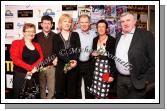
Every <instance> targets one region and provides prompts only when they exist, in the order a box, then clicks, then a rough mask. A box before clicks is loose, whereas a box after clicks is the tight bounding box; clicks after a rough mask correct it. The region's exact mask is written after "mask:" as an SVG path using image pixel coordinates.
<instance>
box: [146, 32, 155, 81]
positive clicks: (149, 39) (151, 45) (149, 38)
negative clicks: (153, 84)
mask: <svg viewBox="0 0 167 111" xmlns="http://www.w3.org/2000/svg"><path fill="white" fill-rule="evenodd" d="M146 46H147V56H148V60H149V64H148V65H149V68H148V70H147V72H146V75H147V80H148V81H154V80H155V37H154V36H153V34H152V33H151V32H146Z"/></svg>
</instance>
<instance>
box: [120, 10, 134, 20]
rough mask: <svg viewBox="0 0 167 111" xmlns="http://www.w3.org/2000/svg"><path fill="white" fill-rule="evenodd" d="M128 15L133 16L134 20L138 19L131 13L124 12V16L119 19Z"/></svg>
mask: <svg viewBox="0 0 167 111" xmlns="http://www.w3.org/2000/svg"><path fill="white" fill-rule="evenodd" d="M126 15H132V16H133V18H134V19H135V20H137V18H136V17H135V16H134V14H132V13H130V12H124V13H122V14H121V15H120V17H119V19H121V18H122V17H124V16H126Z"/></svg>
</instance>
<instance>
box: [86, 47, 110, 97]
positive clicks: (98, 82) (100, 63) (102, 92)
mask: <svg viewBox="0 0 167 111" xmlns="http://www.w3.org/2000/svg"><path fill="white" fill-rule="evenodd" d="M98 49H99V48H98ZM104 73H110V65H109V61H108V57H107V55H106V54H103V56H99V57H98V58H97V59H96V62H95V69H94V73H93V82H92V85H91V87H87V88H88V91H89V92H90V93H92V94H93V95H95V96H96V97H97V98H106V97H107V96H108V92H109V88H110V84H109V83H107V82H105V81H104V80H103V78H102V75H103V74H104Z"/></svg>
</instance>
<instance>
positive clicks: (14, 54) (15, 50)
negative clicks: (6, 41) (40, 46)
mask: <svg viewBox="0 0 167 111" xmlns="http://www.w3.org/2000/svg"><path fill="white" fill-rule="evenodd" d="M20 48H21V47H20V42H19V41H14V42H12V45H11V48H10V58H11V59H12V61H13V64H15V65H17V66H19V67H21V68H23V69H25V70H27V71H31V70H32V69H33V66H32V65H29V64H27V63H25V62H24V61H23V60H22V58H21V53H20V50H21V49H20Z"/></svg>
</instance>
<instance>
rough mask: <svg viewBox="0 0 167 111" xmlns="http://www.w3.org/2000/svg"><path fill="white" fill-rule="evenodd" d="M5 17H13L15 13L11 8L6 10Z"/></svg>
mask: <svg viewBox="0 0 167 111" xmlns="http://www.w3.org/2000/svg"><path fill="white" fill-rule="evenodd" d="M5 17H13V13H12V12H11V10H6V11H5Z"/></svg>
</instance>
